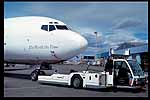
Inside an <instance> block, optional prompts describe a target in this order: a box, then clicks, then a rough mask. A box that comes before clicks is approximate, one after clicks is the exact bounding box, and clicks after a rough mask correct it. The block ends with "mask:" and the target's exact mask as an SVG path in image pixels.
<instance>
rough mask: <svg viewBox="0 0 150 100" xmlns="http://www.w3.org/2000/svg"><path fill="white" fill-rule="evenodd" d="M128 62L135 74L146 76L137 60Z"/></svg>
mask: <svg viewBox="0 0 150 100" xmlns="http://www.w3.org/2000/svg"><path fill="white" fill-rule="evenodd" d="M128 63H129V65H130V66H131V69H132V71H133V74H134V76H144V73H143V71H142V69H141V67H140V65H139V64H138V63H137V62H136V61H133V60H128Z"/></svg>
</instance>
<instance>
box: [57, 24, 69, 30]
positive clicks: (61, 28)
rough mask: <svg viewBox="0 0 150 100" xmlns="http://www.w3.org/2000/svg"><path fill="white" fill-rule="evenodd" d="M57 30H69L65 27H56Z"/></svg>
mask: <svg viewBox="0 0 150 100" xmlns="http://www.w3.org/2000/svg"><path fill="white" fill-rule="evenodd" d="M56 28H57V29H60V30H69V29H68V28H67V26H65V25H56Z"/></svg>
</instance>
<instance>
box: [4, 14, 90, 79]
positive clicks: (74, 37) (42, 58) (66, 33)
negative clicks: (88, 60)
mask: <svg viewBox="0 0 150 100" xmlns="http://www.w3.org/2000/svg"><path fill="white" fill-rule="evenodd" d="M87 46H88V42H87V40H86V39H85V38H84V37H83V36H82V35H81V34H79V33H77V32H74V31H72V30H71V29H70V28H69V27H68V26H67V25H66V24H65V23H63V22H62V21H60V20H56V19H53V18H49V17H41V16H23V17H14V18H6V19H4V63H6V64H7V65H8V64H9V63H10V64H31V65H34V64H35V65H36V64H40V65H41V66H45V67H49V65H50V64H55V63H59V62H62V61H65V60H67V59H70V58H72V57H74V56H76V55H78V54H80V53H81V52H83V51H84V50H85V49H86V48H87ZM35 72H36V71H34V72H33V73H32V74H35ZM33 80H34V79H33Z"/></svg>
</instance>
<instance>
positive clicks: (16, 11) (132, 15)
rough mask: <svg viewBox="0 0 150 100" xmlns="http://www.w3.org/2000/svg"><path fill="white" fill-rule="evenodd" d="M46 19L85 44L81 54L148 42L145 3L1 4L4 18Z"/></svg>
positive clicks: (146, 8)
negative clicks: (66, 28) (60, 23)
mask: <svg viewBox="0 0 150 100" xmlns="http://www.w3.org/2000/svg"><path fill="white" fill-rule="evenodd" d="M17 16H47V17H51V18H55V19H58V20H61V21H63V22H64V23H66V24H68V25H69V26H70V27H71V28H73V29H74V30H75V31H77V32H79V33H81V34H82V35H83V36H84V37H85V38H87V40H88V42H89V46H88V49H87V50H86V51H85V52H84V53H83V54H86V55H91V54H92V55H93V54H95V53H96V52H97V51H98V50H97V49H96V37H95V34H94V32H97V33H98V47H99V51H100V52H103V51H108V48H110V47H113V48H116V47H117V44H120V43H123V42H127V41H139V42H148V2H4V17H5V18H10V17H17Z"/></svg>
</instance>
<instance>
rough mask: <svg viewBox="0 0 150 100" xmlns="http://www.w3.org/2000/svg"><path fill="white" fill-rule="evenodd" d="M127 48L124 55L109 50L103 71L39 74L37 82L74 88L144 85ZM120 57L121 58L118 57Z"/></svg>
mask: <svg viewBox="0 0 150 100" xmlns="http://www.w3.org/2000/svg"><path fill="white" fill-rule="evenodd" d="M129 52H130V51H129V50H127V51H125V54H124V55H116V54H114V52H113V50H110V55H111V56H110V58H109V60H108V62H107V63H106V66H105V70H104V71H101V72H100V71H92V70H86V71H82V72H70V73H69V74H58V73H54V74H52V75H39V76H38V82H40V83H51V84H66V85H68V86H72V87H74V88H86V87H97V88H101V87H106V88H107V87H123V88H141V87H144V86H145V76H144V73H143V71H142V69H141V67H140V65H139V64H138V63H137V62H136V61H134V60H128V59H126V58H128V57H129ZM120 57H121V58H120Z"/></svg>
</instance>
